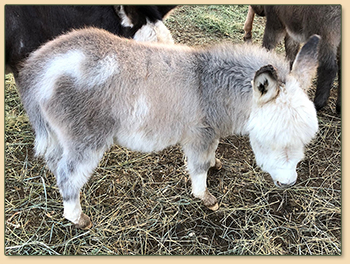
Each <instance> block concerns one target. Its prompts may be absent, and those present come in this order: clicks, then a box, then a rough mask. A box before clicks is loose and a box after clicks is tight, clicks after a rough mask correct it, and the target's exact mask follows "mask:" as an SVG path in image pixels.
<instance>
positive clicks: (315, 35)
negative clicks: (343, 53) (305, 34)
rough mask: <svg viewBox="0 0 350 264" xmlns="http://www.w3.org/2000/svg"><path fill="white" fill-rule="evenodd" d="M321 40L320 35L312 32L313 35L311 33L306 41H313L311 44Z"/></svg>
mask: <svg viewBox="0 0 350 264" xmlns="http://www.w3.org/2000/svg"><path fill="white" fill-rule="evenodd" d="M320 40H321V36H320V35H317V34H314V35H312V36H311V37H310V38H309V40H308V42H309V41H310V42H311V43H313V44H316V45H317V44H318V42H319V41H320Z"/></svg>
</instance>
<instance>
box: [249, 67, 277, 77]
mask: <svg viewBox="0 0 350 264" xmlns="http://www.w3.org/2000/svg"><path fill="white" fill-rule="evenodd" d="M263 73H266V74H268V75H269V76H270V77H271V78H272V79H274V80H277V78H278V76H277V71H276V69H275V67H273V66H272V65H271V64H268V65H265V66H263V67H261V68H260V69H259V70H257V72H256V73H255V76H254V80H255V79H256V77H258V76H259V75H261V74H263Z"/></svg>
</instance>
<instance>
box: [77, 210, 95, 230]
mask: <svg viewBox="0 0 350 264" xmlns="http://www.w3.org/2000/svg"><path fill="white" fill-rule="evenodd" d="M75 227H76V228H80V229H84V230H87V229H90V228H91V227H92V222H91V220H90V217H88V216H87V215H86V214H84V213H81V215H80V219H79V221H78V223H77V224H75Z"/></svg>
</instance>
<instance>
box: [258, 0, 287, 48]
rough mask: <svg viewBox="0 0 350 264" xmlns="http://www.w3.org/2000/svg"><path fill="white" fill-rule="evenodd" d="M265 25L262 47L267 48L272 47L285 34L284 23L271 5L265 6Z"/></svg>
mask: <svg viewBox="0 0 350 264" xmlns="http://www.w3.org/2000/svg"><path fill="white" fill-rule="evenodd" d="M265 9H266V10H265V11H266V13H265V14H266V26H265V31H264V37H263V47H264V48H266V49H267V50H272V49H274V48H275V47H276V46H277V44H278V43H279V42H280V41H281V40H282V38H283V37H284V36H285V35H286V30H285V27H284V25H283V24H282V23H281V21H280V20H279V19H278V16H277V14H275V12H274V9H273V6H266V7H265Z"/></svg>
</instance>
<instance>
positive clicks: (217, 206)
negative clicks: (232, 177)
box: [208, 203, 219, 211]
mask: <svg viewBox="0 0 350 264" xmlns="http://www.w3.org/2000/svg"><path fill="white" fill-rule="evenodd" d="M208 209H210V210H212V211H217V210H218V209H219V205H218V203H216V204H214V205H213V206H208Z"/></svg>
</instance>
